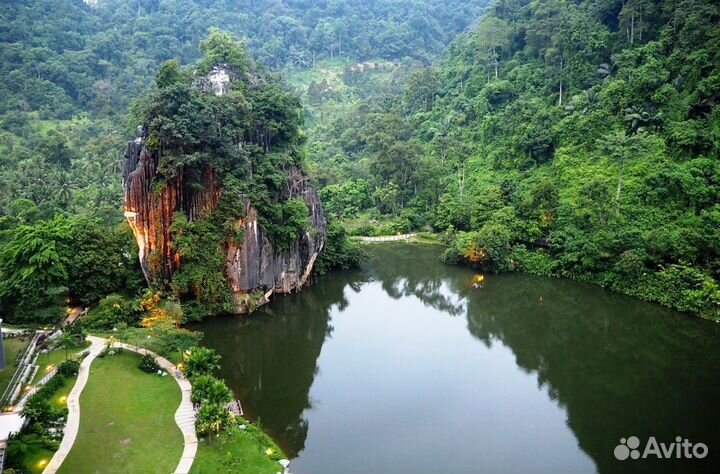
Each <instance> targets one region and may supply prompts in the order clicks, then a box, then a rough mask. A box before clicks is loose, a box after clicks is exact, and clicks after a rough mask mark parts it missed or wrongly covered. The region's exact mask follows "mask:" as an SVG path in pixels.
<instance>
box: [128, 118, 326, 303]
mask: <svg viewBox="0 0 720 474" xmlns="http://www.w3.org/2000/svg"><path fill="white" fill-rule="evenodd" d="M145 135H146V131H145V130H142V129H140V130H139V136H138V138H137V139H135V140H134V141H132V142H130V143H128V146H127V149H126V151H125V164H124V170H123V189H124V199H125V203H124V210H125V216H126V217H127V219H128V222H129V224H130V227H131V228H132V230H133V234H134V235H135V239H136V241H137V244H138V247H139V255H140V263H141V266H142V269H143V272H144V274H145V277H146V279H147V280H148V283H150V282H152V281H155V280H156V279H158V278H160V279H164V280H165V281H170V279H171V278H172V275H173V273H174V272H176V271H177V270H178V269H179V268H180V266H181V265H182V256H181V255H180V254H179V253H178V252H177V251H176V250H175V248H174V246H173V242H172V235H171V232H170V226H171V225H172V221H173V216H174V215H175V213H176V212H182V213H184V214H185V215H186V216H187V217H188V220H189V221H191V222H192V221H195V220H197V219H203V218H206V217H208V215H209V214H210V212H211V211H212V210H213V209H214V208H215V207H216V206H217V204H218V201H219V199H220V197H221V196H222V193H223V189H222V186H221V184H220V183H219V179H218V177H217V175H216V173H215V171H214V170H213V169H212V167H211V166H209V165H204V166H202V167H201V169H199V170H193V171H195V173H196V174H197V173H198V172H199V174H200V183H201V186H186V185H185V184H186V183H185V178H184V176H183V175H181V176H178V177H176V178H173V179H170V180H164V181H163V182H162V184H159V182H158V181H157V180H156V179H155V178H156V177H157V173H158V163H159V156H158V153H156V152H152V151H150V150H148V149H147V148H146V147H145V138H146V137H145ZM195 180H197V178H195ZM290 198H299V199H303V200H304V201H305V203H306V205H307V207H308V212H309V216H308V218H309V219H308V220H309V222H310V229H309V230H307V231H306V232H305V233H304V234H303V235H300V236H299V237H298V239H296V240H295V242H293V244H292V245H291V246H290V248H289V249H288V250H286V251H281V252H280V251H277V250H276V249H275V248H274V247H273V245H272V242H270V240H269V239H268V238H267V237H266V236H265V235H264V234H263V230H262V228H261V226H260V225H259V223H258V212H257V209H255V207H254V206H253V203H252V202H250V200H249V199H248V198H247V197H246V196H242V195H239V196H237V199H238V200H241V201H242V202H243V203H244V204H245V214H244V215H243V216H238V224H239V225H241V226H242V227H243V228H244V239H243V242H242V244H239V245H238V244H236V243H231V242H228V243H226V244H224V248H223V251H224V252H225V254H226V277H227V279H228V282H229V284H230V287H231V289H232V292H233V301H234V307H235V312H237V313H244V312H246V311H247V301H248V298H247V295H248V294H250V293H252V292H256V291H257V290H261V291H262V292H263V293H264V297H263V298H262V301H261V303H263V302H266V301H267V299H268V298H269V297H270V295H272V294H273V293H276V292H278V293H289V292H291V291H293V290H298V289H300V288H301V287H302V286H303V285H304V284H305V283H306V282H307V279H308V277H309V275H310V273H311V272H312V269H313V265H314V263H315V260H316V259H317V257H318V255H319V254H320V251H321V250H322V248H323V245H324V244H325V235H326V229H327V223H326V220H325V214H324V213H323V208H322V203H321V202H320V198H319V196H318V193H317V192H316V191H315V190H314V189H313V188H311V187H310V186H309V184H308V179H307V177H306V176H305V175H304V174H303V173H302V171H301V170H300V169H298V168H292V169H291V170H289V173H288V182H287V184H286V186H285V188H284V192H283V196H282V199H290Z"/></svg>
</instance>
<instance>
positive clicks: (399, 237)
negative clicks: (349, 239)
mask: <svg viewBox="0 0 720 474" xmlns="http://www.w3.org/2000/svg"><path fill="white" fill-rule="evenodd" d="M416 235H417V234H415V233H413V234H400V235H381V236H379V237H361V239H362V241H363V242H394V241H396V240H408V239H412V238H413V237H415V236H416Z"/></svg>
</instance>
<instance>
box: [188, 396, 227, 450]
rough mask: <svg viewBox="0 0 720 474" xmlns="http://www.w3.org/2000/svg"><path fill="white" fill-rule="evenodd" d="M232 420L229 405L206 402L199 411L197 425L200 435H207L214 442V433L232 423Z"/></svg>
mask: <svg viewBox="0 0 720 474" xmlns="http://www.w3.org/2000/svg"><path fill="white" fill-rule="evenodd" d="M232 420H233V418H232V414H231V413H230V412H229V411H228V409H227V407H225V406H223V405H217V404H212V403H206V404H203V405H202V406H201V407H200V409H199V410H198V412H197V415H196V419H195V427H196V429H197V432H198V434H199V435H200V436H203V435H207V437H208V441H209V442H210V443H212V433H215V434H216V435H217V434H219V433H220V430H222V429H225V428H227V427H229V426H230V425H231V423H232Z"/></svg>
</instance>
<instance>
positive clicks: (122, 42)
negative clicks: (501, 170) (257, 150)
mask: <svg viewBox="0 0 720 474" xmlns="http://www.w3.org/2000/svg"><path fill="white" fill-rule="evenodd" d="M87 3H93V5H90V4H86V3H83V1H82V0H44V1H36V0H11V1H4V2H3V7H2V11H0V41H1V44H0V75H1V76H2V77H3V78H4V80H3V81H2V83H0V113H6V114H7V113H10V112H14V113H17V111H24V112H29V111H36V112H39V113H40V114H41V115H42V117H43V118H70V117H72V116H73V115H74V114H76V113H78V112H80V111H90V112H93V113H102V114H113V113H124V111H125V108H126V107H127V105H128V104H129V103H130V100H131V99H132V98H134V97H136V96H137V95H138V93H139V92H140V91H141V90H143V89H145V88H147V87H148V85H149V84H151V83H152V76H153V71H154V70H155V69H156V67H157V66H158V65H159V64H160V63H161V62H162V61H165V60H168V59H178V60H180V61H181V62H182V63H191V62H193V61H195V60H197V59H198V53H197V45H198V44H199V42H200V40H201V39H202V38H204V37H205V36H206V35H207V33H208V30H209V28H211V27H217V28H221V29H223V30H226V31H229V32H231V33H233V34H234V35H235V36H237V37H238V38H245V39H246V42H247V44H248V46H249V48H250V50H251V51H252V52H253V54H254V56H255V57H256V58H257V59H258V60H259V62H260V63H263V64H266V65H267V66H269V67H271V68H274V69H278V68H280V67H283V66H286V65H293V66H297V67H310V66H312V65H313V63H314V61H315V60H317V59H319V58H326V57H337V56H342V57H348V58H351V59H355V60H364V59H367V58H375V57H381V58H385V59H400V58H402V57H405V56H408V57H412V58H416V59H420V60H424V61H425V62H427V61H428V60H429V58H431V57H433V56H434V55H436V54H437V53H440V52H441V51H442V50H443V49H444V47H445V46H446V45H447V44H448V43H449V42H450V41H451V40H452V39H453V38H454V37H455V35H457V34H458V33H460V32H461V31H463V30H464V29H465V28H466V27H468V26H469V25H470V24H471V22H472V21H473V20H474V19H476V18H478V16H479V15H480V13H481V7H482V6H484V5H485V4H487V0H470V1H461V0H447V1H444V2H435V1H431V0H420V1H376V0H346V1H332V0H331V1H318V0H294V1H279V0H275V1H273V0H192V1H191V0H98V1H97V2H87ZM15 119H16V120H19V119H18V118H16V117H15Z"/></svg>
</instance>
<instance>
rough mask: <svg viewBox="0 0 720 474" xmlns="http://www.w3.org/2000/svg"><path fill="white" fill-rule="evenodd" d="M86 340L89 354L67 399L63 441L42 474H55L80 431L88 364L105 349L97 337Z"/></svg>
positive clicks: (103, 343) (88, 369) (88, 372)
mask: <svg viewBox="0 0 720 474" xmlns="http://www.w3.org/2000/svg"><path fill="white" fill-rule="evenodd" d="M88 339H89V340H90V342H91V345H90V349H89V351H90V353H89V354H88V355H87V357H85V358H84V359H83V361H82V362H81V363H80V370H79V372H78V377H77V381H76V382H75V386H74V387H73V389H72V390H71V391H70V395H68V398H67V407H68V417H67V423H66V424H65V432H64V434H63V439H62V441H60V447H59V448H58V450H57V451H55V454H54V455H53V457H52V459H51V460H50V462H49V463H48V465H47V467H45V470H44V471H43V474H55V473H56V472H57V470H58V469H60V466H61V465H62V463H63V461H65V458H66V457H67V455H68V454H69V453H70V449H72V446H73V444H74V443H75V438H77V434H78V430H79V429H80V394H81V393H82V391H83V389H84V388H85V385H86V384H87V381H88V377H89V376H90V364H92V361H93V360H95V358H96V357H97V356H98V354H100V352H102V350H103V349H104V348H105V340H104V339H101V338H99V337H88Z"/></svg>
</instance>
